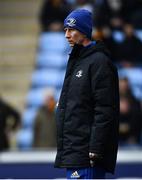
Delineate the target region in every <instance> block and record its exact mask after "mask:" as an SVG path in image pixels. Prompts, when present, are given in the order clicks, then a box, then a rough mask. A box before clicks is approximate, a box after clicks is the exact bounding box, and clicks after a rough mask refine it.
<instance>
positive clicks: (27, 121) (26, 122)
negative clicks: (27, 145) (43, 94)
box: [22, 107, 38, 128]
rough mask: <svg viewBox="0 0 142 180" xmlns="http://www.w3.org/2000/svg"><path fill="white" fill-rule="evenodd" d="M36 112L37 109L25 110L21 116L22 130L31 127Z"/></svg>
mask: <svg viewBox="0 0 142 180" xmlns="http://www.w3.org/2000/svg"><path fill="white" fill-rule="evenodd" d="M37 110H38V108H35V107H31V108H27V109H26V110H25V111H24V113H23V116H22V126H23V127H24V128H29V127H33V125H34V120H35V117H36V114H37Z"/></svg>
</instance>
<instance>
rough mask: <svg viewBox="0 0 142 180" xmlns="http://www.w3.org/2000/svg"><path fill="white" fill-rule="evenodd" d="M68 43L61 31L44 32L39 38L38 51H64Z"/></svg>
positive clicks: (66, 49) (67, 47)
mask: <svg viewBox="0 0 142 180" xmlns="http://www.w3.org/2000/svg"><path fill="white" fill-rule="evenodd" d="M68 49H69V45H68V43H67V41H66V39H65V36H64V33H63V32H45V33H42V34H41V35H40V38H39V50H40V51H49V52H51V51H53V52H66V51H68Z"/></svg>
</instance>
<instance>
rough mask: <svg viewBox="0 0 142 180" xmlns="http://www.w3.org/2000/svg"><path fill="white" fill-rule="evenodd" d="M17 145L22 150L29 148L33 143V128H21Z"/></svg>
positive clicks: (17, 137)
mask: <svg viewBox="0 0 142 180" xmlns="http://www.w3.org/2000/svg"><path fill="white" fill-rule="evenodd" d="M16 141H17V146H18V148H19V149H20V150H29V149H31V147H32V143H33V129H32V128H27V129H24V128H23V129H21V130H19V132H18V133H17V136H16Z"/></svg>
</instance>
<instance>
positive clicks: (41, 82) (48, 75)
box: [32, 69, 65, 88]
mask: <svg viewBox="0 0 142 180" xmlns="http://www.w3.org/2000/svg"><path fill="white" fill-rule="evenodd" d="M64 76H65V70H62V71H60V70H54V69H41V70H36V71H35V72H34V73H33V75H32V86H33V87H45V86H49V87H55V88H60V87H61V86H62V84H63V80H64Z"/></svg>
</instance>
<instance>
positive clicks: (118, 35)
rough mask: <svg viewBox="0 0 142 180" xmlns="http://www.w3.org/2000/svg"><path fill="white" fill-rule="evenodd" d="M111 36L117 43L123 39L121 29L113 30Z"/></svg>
mask: <svg viewBox="0 0 142 180" xmlns="http://www.w3.org/2000/svg"><path fill="white" fill-rule="evenodd" d="M112 37H113V39H114V41H116V42H117V43H121V42H122V41H123V40H124V38H125V35H124V33H123V32H122V31H118V30H115V31H113V32H112Z"/></svg>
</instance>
